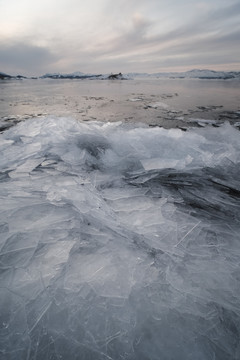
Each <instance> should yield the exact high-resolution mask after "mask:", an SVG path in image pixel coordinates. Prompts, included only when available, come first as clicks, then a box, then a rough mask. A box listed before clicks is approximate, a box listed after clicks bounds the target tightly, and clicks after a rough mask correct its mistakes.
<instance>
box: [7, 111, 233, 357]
mask: <svg viewBox="0 0 240 360" xmlns="http://www.w3.org/2000/svg"><path fill="white" fill-rule="evenodd" d="M0 144H1V145H0V151H1V158H0V170H1V173H0V185H1V186H0V197H1V200H0V214H1V216H0V219H1V223H0V234H1V236H0V242H1V243H0V249H1V252H0V269H1V283H0V285H1V288H0V311H1V312H0V314H1V315H0V316H1V317H0V327H1V328H0V334H1V337H0V342H1V344H0V357H1V359H11V360H13V359H14V360H15V359H16V360H21V359H22V360H26V359H39V360H40V359H44V360H50V359H66V360H67V359H71V360H73V359H76V360H77V359H81V360H82V359H97V360H98V359H114V360H116V359H136V360H137V359H138V360H141V359H151V360H153V359H154V360H155V359H156V360H159V359H164V360H165V359H166V360H167V359H169V360H170V359H178V360H180V359H182V360H187V359H194V360H203V359H218V360H219V359H222V360H226V359H239V358H240V300H239V299H240V282H239V280H240V278H239V270H240V269H239V256H240V231H239V220H240V203H239V193H240V185H239V178H240V167H239V162H240V152H239V150H240V135H239V132H238V131H237V130H236V129H234V128H233V127H231V126H230V125H228V124H226V125H223V126H222V127H220V128H204V129H198V130H196V129H195V130H193V129H192V130H189V131H187V132H181V131H180V130H176V129H172V130H164V129H161V128H148V127H144V126H141V125H139V126H135V127H133V126H128V125H125V126H123V125H122V124H120V123H115V124H114V123H111V124H110V123H105V124H104V123H97V122H92V123H88V124H82V123H78V122H76V121H74V120H73V119H66V118H54V117H48V118H44V119H36V120H32V121H27V122H25V123H21V124H18V125H17V126H16V127H15V128H11V129H10V130H8V131H6V132H5V133H3V134H1V142H0Z"/></svg>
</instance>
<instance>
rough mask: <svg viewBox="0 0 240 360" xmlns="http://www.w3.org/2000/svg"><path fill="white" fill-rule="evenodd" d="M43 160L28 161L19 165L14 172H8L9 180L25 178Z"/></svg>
mask: <svg viewBox="0 0 240 360" xmlns="http://www.w3.org/2000/svg"><path fill="white" fill-rule="evenodd" d="M44 159H45V158H44V157H43V158H37V159H28V160H26V161H25V162H24V163H23V164H21V165H19V166H18V167H17V168H16V169H15V170H13V171H10V172H9V176H10V177H11V178H15V177H18V176H26V174H29V173H30V172H31V171H32V170H34V169H35V168H36V167H38V166H39V165H40V164H41V163H42V162H43V160H44Z"/></svg>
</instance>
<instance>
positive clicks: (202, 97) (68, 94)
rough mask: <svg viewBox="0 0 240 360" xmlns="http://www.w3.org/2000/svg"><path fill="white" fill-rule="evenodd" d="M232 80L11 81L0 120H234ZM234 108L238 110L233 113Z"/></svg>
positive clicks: (1, 86) (3, 87) (236, 97)
mask: <svg viewBox="0 0 240 360" xmlns="http://www.w3.org/2000/svg"><path fill="white" fill-rule="evenodd" d="M239 111H240V84H239V81H238V80H199V79H144V80H141V79H138V80H128V81H105V80H67V79H66V80H53V79H36V80H17V81H16V80H11V81H1V82H0V121H1V123H3V124H4V126H7V125H8V124H11V122H16V121H18V120H22V119H27V118H29V117H30V118H32V117H35V116H42V115H57V116H65V117H66V116H71V117H74V118H76V119H79V120H82V121H89V120H90V121H91V120H99V121H123V122H127V123H129V122H135V123H136V122H143V123H147V124H150V125H160V126H164V127H165V128H171V127H177V126H179V127H182V126H189V124H192V125H194V124H195V120H196V119H206V120H209V119H210V120H216V121H217V122H222V121H225V120H228V121H230V122H234V121H237V120H238V121H239V118H240V115H239ZM236 112H238V113H236Z"/></svg>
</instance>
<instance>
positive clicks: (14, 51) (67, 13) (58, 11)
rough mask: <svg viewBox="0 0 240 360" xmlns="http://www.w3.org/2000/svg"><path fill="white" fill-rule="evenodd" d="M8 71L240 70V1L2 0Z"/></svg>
mask: <svg viewBox="0 0 240 360" xmlns="http://www.w3.org/2000/svg"><path fill="white" fill-rule="evenodd" d="M0 19H1V22H0V71H1V72H5V73H8V74H13V75H17V74H22V75H26V76H31V75H37V76H38V75H43V74H45V73H49V72H60V73H71V72H74V71H80V72H84V73H94V74H100V73H101V74H105V73H111V72H113V73H115V72H117V73H118V72H122V73H128V72H148V73H155V72H169V71H187V70H191V69H196V68H198V69H212V70H225V71H232V70H236V71H240V1H236V0H227V1H226V0H206V1H201V0H138V1H137V0H111V1H110V0H0Z"/></svg>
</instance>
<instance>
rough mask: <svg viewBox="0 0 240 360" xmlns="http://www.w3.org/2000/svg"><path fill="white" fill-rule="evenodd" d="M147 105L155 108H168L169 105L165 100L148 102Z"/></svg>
mask: <svg viewBox="0 0 240 360" xmlns="http://www.w3.org/2000/svg"><path fill="white" fill-rule="evenodd" d="M147 107H149V108H153V109H158V108H160V109H168V108H169V105H168V104H166V103H163V102H156V103H151V104H147Z"/></svg>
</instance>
